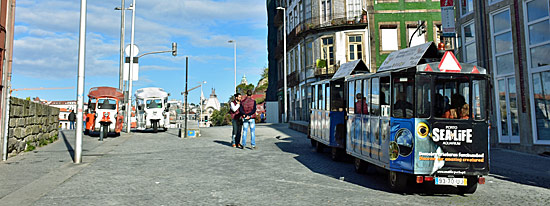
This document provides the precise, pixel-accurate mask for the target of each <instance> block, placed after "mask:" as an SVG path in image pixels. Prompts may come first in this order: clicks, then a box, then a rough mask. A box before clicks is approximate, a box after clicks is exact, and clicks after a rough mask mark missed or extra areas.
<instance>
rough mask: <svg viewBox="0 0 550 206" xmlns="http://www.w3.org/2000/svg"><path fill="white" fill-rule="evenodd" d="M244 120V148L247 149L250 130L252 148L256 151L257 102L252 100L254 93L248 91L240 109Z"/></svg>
mask: <svg viewBox="0 0 550 206" xmlns="http://www.w3.org/2000/svg"><path fill="white" fill-rule="evenodd" d="M239 110H240V113H241V114H242V119H243V130H244V131H243V138H242V139H243V147H246V133H247V132H248V128H250V146H251V147H250V148H251V149H256V134H255V130H256V100H254V99H252V91H251V90H248V91H246V97H245V99H244V100H242V101H241V108H240V109H239Z"/></svg>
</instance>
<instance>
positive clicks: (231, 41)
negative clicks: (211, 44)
mask: <svg viewBox="0 0 550 206" xmlns="http://www.w3.org/2000/svg"><path fill="white" fill-rule="evenodd" d="M227 42H228V43H233V49H234V53H233V56H234V58H235V60H234V63H235V79H234V81H235V94H237V41H236V40H229V41H227ZM201 89H202V88H201Z"/></svg>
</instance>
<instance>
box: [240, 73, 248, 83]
mask: <svg viewBox="0 0 550 206" xmlns="http://www.w3.org/2000/svg"><path fill="white" fill-rule="evenodd" d="M241 84H244V85H248V81H247V80H246V75H245V74H243V78H242V79H241Z"/></svg>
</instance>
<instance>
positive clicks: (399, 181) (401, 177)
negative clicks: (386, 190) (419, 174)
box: [388, 171, 407, 192]
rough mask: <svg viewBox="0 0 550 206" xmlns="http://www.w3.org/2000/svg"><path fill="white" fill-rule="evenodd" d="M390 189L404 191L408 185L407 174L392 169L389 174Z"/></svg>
mask: <svg viewBox="0 0 550 206" xmlns="http://www.w3.org/2000/svg"><path fill="white" fill-rule="evenodd" d="M388 177H389V178H388V179H389V184H390V189H391V190H392V191H394V192H403V191H404V190H405V188H406V187H407V175H405V174H403V173H400V172H395V171H390V172H389V175H388Z"/></svg>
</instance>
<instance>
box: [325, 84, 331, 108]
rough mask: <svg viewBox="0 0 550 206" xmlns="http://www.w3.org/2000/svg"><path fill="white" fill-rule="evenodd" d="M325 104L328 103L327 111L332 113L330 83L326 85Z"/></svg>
mask: <svg viewBox="0 0 550 206" xmlns="http://www.w3.org/2000/svg"><path fill="white" fill-rule="evenodd" d="M325 102H326V103H325V104H327V105H326V108H325V109H326V110H327V111H330V109H331V107H330V106H331V102H330V84H328V83H327V84H325Z"/></svg>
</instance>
